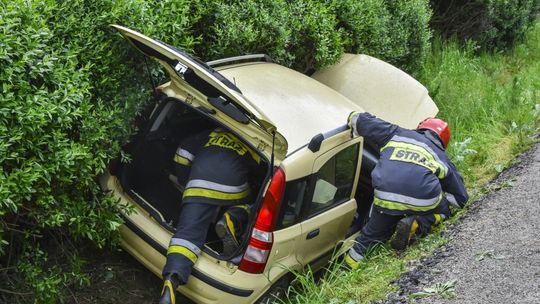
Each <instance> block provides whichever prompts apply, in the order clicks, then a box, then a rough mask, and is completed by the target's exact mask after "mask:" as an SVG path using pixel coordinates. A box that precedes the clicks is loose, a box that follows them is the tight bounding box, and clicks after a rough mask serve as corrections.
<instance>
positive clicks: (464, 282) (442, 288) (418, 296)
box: [384, 144, 540, 304]
mask: <svg viewBox="0 0 540 304" xmlns="http://www.w3.org/2000/svg"><path fill="white" fill-rule="evenodd" d="M518 161H519V163H518V164H517V165H515V166H513V167H512V168H510V169H508V170H506V171H504V172H503V173H502V174H501V175H500V176H499V177H498V178H497V179H496V180H495V181H494V183H492V184H491V189H493V191H492V192H491V193H489V194H488V195H486V196H485V197H484V198H482V199H481V200H479V201H477V202H475V203H473V204H472V206H471V207H470V210H469V211H468V212H467V214H466V215H465V216H464V217H463V218H461V219H460V220H459V221H458V223H456V224H454V226H453V227H450V228H449V229H448V230H447V231H446V232H445V233H446V235H447V236H448V238H449V242H448V244H447V245H446V246H444V247H442V248H440V249H438V250H437V251H436V252H435V254H434V255H433V256H431V257H428V258H425V259H423V260H422V261H420V262H419V263H417V264H416V265H411V270H410V271H409V272H408V273H406V274H405V275H403V276H402V277H401V278H400V279H399V280H398V281H397V282H396V283H397V284H398V285H399V286H400V290H399V291H398V292H397V293H395V294H391V295H389V296H388V298H387V300H386V301H384V303H421V304H426V303H520V304H521V303H524V304H525V303H530V304H533V303H540V238H539V233H540V220H539V215H540V144H536V146H534V147H533V148H532V149H531V150H529V151H528V152H526V153H525V154H523V155H521V156H520V157H519V158H518Z"/></svg>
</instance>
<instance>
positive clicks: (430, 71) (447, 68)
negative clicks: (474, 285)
mask: <svg viewBox="0 0 540 304" xmlns="http://www.w3.org/2000/svg"><path fill="white" fill-rule="evenodd" d="M417 78H418V79H419V81H420V82H422V83H423V84H424V85H425V86H426V87H427V88H428V89H429V91H430V95H431V96H432V98H433V99H434V100H435V102H436V103H437V105H438V106H439V109H440V112H439V117H441V118H443V119H446V120H447V121H448V122H449V123H450V126H451V128H452V142H453V143H452V144H451V147H450V148H449V150H448V153H449V155H450V157H451V158H452V159H453V160H454V162H455V164H456V166H457V167H458V169H459V170H460V172H461V173H462V175H463V177H464V179H465V183H466V185H467V188H468V189H469V192H470V194H471V201H475V200H476V199H477V198H478V196H479V195H481V194H482V191H483V189H484V188H485V186H486V184H487V183H488V182H489V181H490V180H492V179H493V177H495V176H496V175H497V174H498V173H500V172H501V171H502V170H503V169H504V168H505V167H508V166H509V165H511V164H512V161H513V159H514V158H515V156H516V155H517V154H518V153H520V152H522V151H524V150H526V149H527V148H528V147H530V145H531V144H532V143H533V142H534V141H535V140H534V139H533V137H531V135H533V134H537V133H538V132H539V130H540V129H539V126H540V23H537V24H536V25H535V26H534V27H533V28H531V29H530V31H529V33H528V35H527V37H526V39H525V40H524V41H523V42H521V43H519V44H517V45H516V46H515V47H514V49H512V50H510V51H507V52H496V53H489V54H488V53H483V54H478V53H477V52H475V47H474V45H473V44H468V45H466V46H460V45H459V44H457V43H455V42H442V41H438V40H436V41H435V42H434V43H433V51H432V53H431V54H430V56H429V57H428V60H427V62H426V64H425V65H424V68H423V71H422V73H421V74H420V75H419V76H418V77H417ZM464 212H466V209H465V210H462V211H459V212H457V213H456V214H455V215H454V216H453V217H452V218H451V219H450V220H449V221H447V222H446V224H445V225H443V226H441V227H440V228H439V229H437V230H436V231H434V233H432V234H430V235H429V236H428V237H426V238H424V239H422V240H421V241H419V242H418V243H417V244H415V245H414V246H412V247H410V248H409V249H407V251H406V252H405V253H403V254H402V255H401V256H399V255H398V254H397V253H395V252H394V251H392V250H389V249H388V247H387V246H379V248H377V249H375V251H374V252H373V253H371V254H370V255H368V257H367V258H366V259H365V261H364V262H363V263H362V266H361V267H360V270H359V271H357V272H353V273H341V272H340V271H339V270H338V269H337V267H336V266H335V265H330V267H329V270H328V271H327V273H326V275H324V276H323V277H322V278H321V279H319V280H318V281H317V280H315V279H314V276H313V274H312V273H307V274H296V278H297V279H296V284H295V285H293V287H292V288H291V292H290V298H289V299H288V300H287V301H286V302H285V303H350V304H352V303H368V302H370V301H374V300H381V299H384V298H385V297H386V295H387V294H388V293H389V292H392V291H394V290H395V289H396V288H397V287H396V286H395V285H393V284H392V283H391V282H392V281H393V280H395V279H396V278H398V277H399V275H400V274H401V273H403V272H404V271H406V270H407V264H408V263H409V262H410V261H412V260H418V259H419V258H421V257H422V256H424V255H428V254H430V253H431V252H433V250H435V249H436V248H438V247H440V246H442V245H444V244H445V243H446V242H447V240H446V239H445V238H444V237H443V236H441V234H440V231H441V230H443V229H445V227H446V225H448V224H450V223H453V222H455V221H457V220H458V219H459V218H460V217H461V215H462V214H463V213H464ZM431 294H439V295H441V294H442V295H445V296H451V295H452V294H453V284H451V283H448V284H446V283H443V284H441V285H440V286H434V287H433V288H431V289H429V290H426V291H425V292H424V293H422V294H419V295H416V296H429V295H431Z"/></svg>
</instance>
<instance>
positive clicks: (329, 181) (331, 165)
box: [305, 145, 358, 217]
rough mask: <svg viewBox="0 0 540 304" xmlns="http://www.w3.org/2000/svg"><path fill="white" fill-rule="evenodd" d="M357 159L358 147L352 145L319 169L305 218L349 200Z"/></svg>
mask: <svg viewBox="0 0 540 304" xmlns="http://www.w3.org/2000/svg"><path fill="white" fill-rule="evenodd" d="M357 159H358V145H353V146H350V147H348V148H346V149H344V150H342V151H340V152H339V153H338V154H336V155H335V156H334V157H332V158H331V159H330V160H328V162H326V163H325V164H324V165H323V166H322V167H321V169H320V170H319V172H317V174H315V182H314V189H313V193H312V195H311V200H310V203H309V204H307V206H306V207H307V208H306V213H305V214H306V217H310V216H312V215H315V214H318V213H320V212H322V211H324V210H326V209H329V208H330V207H331V206H333V205H337V204H339V203H341V202H344V201H346V200H349V198H350V196H351V192H352V188H353V183H354V176H355V172H356V164H357Z"/></svg>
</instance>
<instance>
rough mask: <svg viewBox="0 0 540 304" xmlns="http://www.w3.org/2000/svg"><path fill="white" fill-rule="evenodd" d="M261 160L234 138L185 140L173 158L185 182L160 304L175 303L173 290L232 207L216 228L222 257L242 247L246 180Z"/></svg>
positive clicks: (219, 133)
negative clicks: (212, 231) (208, 233)
mask: <svg viewBox="0 0 540 304" xmlns="http://www.w3.org/2000/svg"><path fill="white" fill-rule="evenodd" d="M259 162H260V156H259V155H258V154H256V153H255V152H254V151H253V150H252V149H251V148H249V147H248V146H247V145H245V144H244V143H242V142H241V141H240V140H239V139H238V138H237V137H236V136H235V135H233V134H232V133H230V132H228V131H225V130H222V129H219V128H218V129H214V130H208V131H203V132H201V133H198V134H196V135H195V136H192V137H189V138H187V139H185V140H183V141H182V142H181V143H180V145H179V147H178V149H177V151H176V153H175V156H174V164H175V171H176V175H177V178H178V180H179V183H184V182H185V189H184V193H183V196H182V210H181V212H180V216H179V219H178V225H177V228H176V232H175V234H174V235H173V237H172V238H171V241H170V243H169V248H168V250H167V262H166V263H165V266H164V267H163V279H164V283H163V289H162V292H161V301H160V303H163V304H164V303H175V292H174V291H175V290H176V288H177V287H178V285H181V284H185V283H186V282H187V280H188V277H189V275H190V273H191V269H192V267H193V265H194V264H195V262H196V261H197V259H198V257H199V255H200V254H201V248H202V247H203V246H204V241H205V239H206V234H207V232H208V228H209V226H210V224H211V223H212V221H213V220H214V219H215V218H216V216H217V214H218V212H219V210H220V209H221V208H222V207H228V209H227V211H226V212H225V213H224V214H223V216H222V217H221V219H220V220H219V221H218V222H217V223H216V225H215V229H216V233H217V235H218V236H219V237H220V238H221V239H222V241H223V247H224V248H223V252H224V254H225V255H227V254H231V253H232V252H233V251H234V250H235V249H236V247H237V246H238V242H239V239H238V238H239V236H240V235H241V234H242V231H241V230H242V228H243V227H245V224H246V223H247V220H248V212H249V203H250V197H251V194H250V187H249V184H248V175H249V172H250V171H251V170H252V169H253V167H254V166H255V165H256V164H258V163H259Z"/></svg>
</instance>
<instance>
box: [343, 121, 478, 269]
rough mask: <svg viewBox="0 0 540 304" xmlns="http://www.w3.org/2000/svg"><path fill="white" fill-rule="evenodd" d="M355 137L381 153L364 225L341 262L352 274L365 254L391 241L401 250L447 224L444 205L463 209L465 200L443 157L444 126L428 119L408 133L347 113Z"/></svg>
mask: <svg viewBox="0 0 540 304" xmlns="http://www.w3.org/2000/svg"><path fill="white" fill-rule="evenodd" d="M347 123H348V125H349V127H351V129H352V132H353V134H354V135H361V136H363V137H364V138H365V139H366V140H369V141H370V142H372V143H373V144H375V145H376V147H377V148H378V149H379V151H380V158H379V161H378V163H377V165H376V166H375V168H374V169H373V172H372V173H371V179H372V186H373V188H374V200H373V209H372V212H371V216H370V218H369V221H368V222H367V224H366V225H365V226H364V228H363V229H362V233H361V234H360V235H359V236H358V237H357V238H356V242H355V245H354V246H353V247H352V248H351V249H350V250H349V252H348V253H347V255H346V256H345V265H346V267H347V268H349V269H352V270H355V269H357V268H358V266H359V262H360V260H362V258H363V257H364V255H365V253H366V252H367V250H369V249H370V248H371V247H373V246H374V245H376V244H377V243H380V242H385V241H387V240H389V239H390V238H391V236H392V234H393V233H394V230H395V236H394V238H393V239H392V240H391V245H392V247H393V248H394V249H396V250H403V249H405V247H406V246H407V245H408V244H409V242H410V241H411V240H412V239H413V238H414V237H415V236H417V235H422V236H423V235H426V234H427V233H428V232H429V231H430V230H431V227H432V226H434V225H437V224H439V223H440V222H441V221H443V220H445V219H447V218H448V217H449V216H450V214H451V211H450V208H449V206H448V204H449V203H450V204H451V205H452V206H454V207H457V208H462V207H463V206H464V205H465V203H466V202H467V200H468V194H467V191H466V189H465V186H464V184H463V179H462V177H461V176H460V175H459V173H458V171H457V169H456V167H455V166H454V164H453V163H452V162H451V161H450V159H449V158H448V156H447V155H446V153H445V149H446V148H447V146H448V143H449V141H450V129H449V128H448V124H447V123H446V122H444V121H443V120H440V119H437V118H427V119H426V120H424V121H422V122H421V123H420V124H419V125H418V127H417V128H416V130H408V129H404V128H401V127H399V126H397V125H394V124H391V123H389V122H386V121H384V120H382V119H379V118H377V117H375V116H373V115H371V114H369V113H359V112H352V113H351V114H350V115H349V118H348V121H347Z"/></svg>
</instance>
